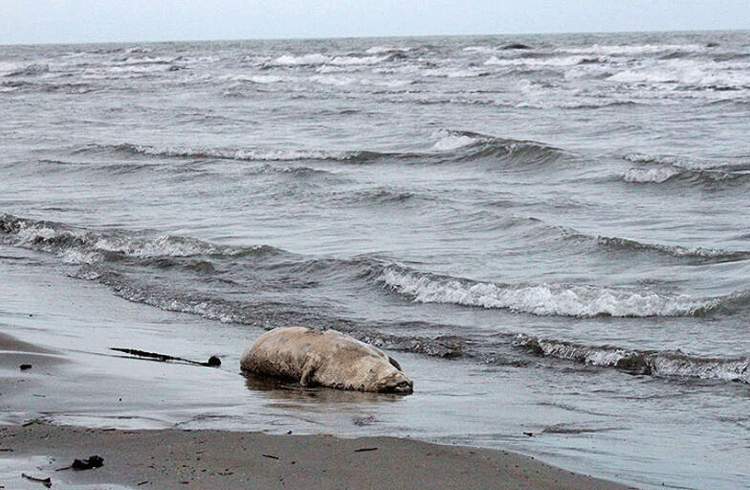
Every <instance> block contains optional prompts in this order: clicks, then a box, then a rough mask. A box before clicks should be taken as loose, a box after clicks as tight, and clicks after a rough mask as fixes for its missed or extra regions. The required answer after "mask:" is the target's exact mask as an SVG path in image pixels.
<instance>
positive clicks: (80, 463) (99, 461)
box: [71, 455, 104, 470]
mask: <svg viewBox="0 0 750 490" xmlns="http://www.w3.org/2000/svg"><path fill="white" fill-rule="evenodd" d="M103 465H104V459H103V458H102V457H101V456H96V455H94V456H90V457H89V458H88V459H83V460H81V459H76V460H74V461H73V464H72V465H71V468H73V469H74V470H91V469H94V468H101V467H102V466H103Z"/></svg>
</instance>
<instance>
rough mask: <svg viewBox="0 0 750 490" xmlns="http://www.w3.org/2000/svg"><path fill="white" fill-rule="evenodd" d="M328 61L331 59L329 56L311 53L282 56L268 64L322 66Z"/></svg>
mask: <svg viewBox="0 0 750 490" xmlns="http://www.w3.org/2000/svg"><path fill="white" fill-rule="evenodd" d="M330 60H331V58H330V57H329V56H326V55H324V54H321V53H311V54H305V55H302V56H294V55H291V54H285V55H283V56H279V57H278V58H276V59H275V60H273V61H271V62H270V63H269V64H270V65H278V66H300V65H322V64H324V63H328V62H329V61H330Z"/></svg>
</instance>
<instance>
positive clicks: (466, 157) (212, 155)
mask: <svg viewBox="0 0 750 490" xmlns="http://www.w3.org/2000/svg"><path fill="white" fill-rule="evenodd" d="M434 138H435V139H436V141H435V143H434V144H433V145H432V147H431V148H430V149H429V150H428V151H423V152H416V151H415V152H380V151H370V150H354V151H327V150H306V149H305V150H303V149H288V150H259V149H225V148H189V147H186V148H179V147H163V148H159V147H155V146H150V145H139V144H132V143H120V144H112V145H101V144H91V145H86V146H84V147H80V148H76V149H75V150H74V151H73V153H76V154H78V153H84V154H85V153H100V152H114V153H123V154H126V155H136V156H148V157H161V158H189V159H223V160H239V161H300V160H331V161H340V162H350V163H364V162H372V161H376V160H400V161H404V160H415V159H419V160H423V161H424V160H426V161H433V162H434V161H437V162H439V163H444V162H445V161H446V160H445V157H446V156H448V157H449V161H456V162H461V161H471V160H476V159H480V158H492V157H496V158H501V159H504V160H511V161H517V162H519V163H546V162H549V161H551V160H554V159H557V158H559V157H561V156H563V155H564V154H565V152H564V151H563V150H561V149H559V148H555V147H552V146H549V145H546V144H544V143H539V142H536V141H524V140H513V139H506V138H498V137H494V136H488V135H483V134H479V133H472V132H469V131H452V130H442V131H439V132H437V133H436V134H435V135H434Z"/></svg>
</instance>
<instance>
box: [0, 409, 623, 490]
mask: <svg viewBox="0 0 750 490" xmlns="http://www.w3.org/2000/svg"><path fill="white" fill-rule="evenodd" d="M0 440H2V443H1V446H2V447H0V449H2V450H9V449H12V453H10V452H6V453H5V454H12V455H13V458H14V464H15V473H16V474H17V475H18V476H17V477H16V478H18V479H17V480H16V481H15V482H14V481H6V482H5V485H6V487H8V488H11V487H13V484H17V483H22V482H21V481H20V474H21V473H22V472H24V473H27V474H29V475H32V476H35V477H40V478H47V477H50V478H51V479H52V483H53V488H55V487H59V486H60V484H62V486H70V487H72V488H75V487H78V486H84V485H92V484H115V485H122V486H128V487H136V488H383V489H393V488H462V489H469V488H477V489H482V488H498V489H524V488H526V489H593V488H598V489H620V488H625V487H623V486H620V485H617V484H614V483H610V482H606V481H603V480H596V479H593V478H590V477H587V476H583V475H578V474H575V473H571V472H568V471H564V470H561V469H558V468H555V467H552V466H549V465H546V464H543V463H540V462H538V461H536V460H534V459H533V458H530V457H526V456H520V455H517V454H513V453H508V452H504V451H493V450H487V449H476V448H468V447H459V446H441V445H435V444H428V443H424V442H419V441H414V440H408V439H396V438H390V437H371V438H359V439H339V438H336V437H333V436H327V435H312V436H297V435H269V434H262V433H242V432H223V431H183V430H154V431H121V430H102V429H85V428H74V427H61V426H52V425H47V424H42V423H39V424H37V423H33V424H31V425H27V426H26V427H18V426H16V427H6V428H0ZM40 455H43V456H46V457H48V458H47V459H46V460H42V463H41V464H40V463H38V462H37V464H36V466H35V467H33V465H30V464H29V462H30V460H28V459H25V458H24V457H28V456H40ZM92 455H98V456H101V457H102V458H103V459H104V465H103V466H102V467H101V468H98V469H93V470H85V471H75V470H62V471H55V470H57V469H59V468H62V467H65V466H68V465H69V464H70V463H71V462H72V461H73V459H75V458H79V459H83V458H87V457H89V456H92ZM37 461H40V460H39V459H37ZM14 464H11V462H9V461H5V465H4V466H5V471H4V472H3V473H5V474H6V475H10V477H12V474H13V468H14ZM8 485H10V486H8ZM37 485H38V484H37Z"/></svg>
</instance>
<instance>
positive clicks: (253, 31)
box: [0, 0, 750, 44]
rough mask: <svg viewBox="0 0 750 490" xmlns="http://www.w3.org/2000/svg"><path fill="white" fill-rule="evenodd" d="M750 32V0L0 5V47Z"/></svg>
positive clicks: (128, 0) (143, 0)
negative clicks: (359, 37)
mask: <svg viewBox="0 0 750 490" xmlns="http://www.w3.org/2000/svg"><path fill="white" fill-rule="evenodd" d="M749 28H750V0H558V1H552V0H0V44H12V43H51V42H99V41H164V40H198V39H257V38H292V37H297V38H298V37H349V36H405V35H430V34H518V33H538V32H602V31H604V32H609V31H653V30H704V29H749Z"/></svg>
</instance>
